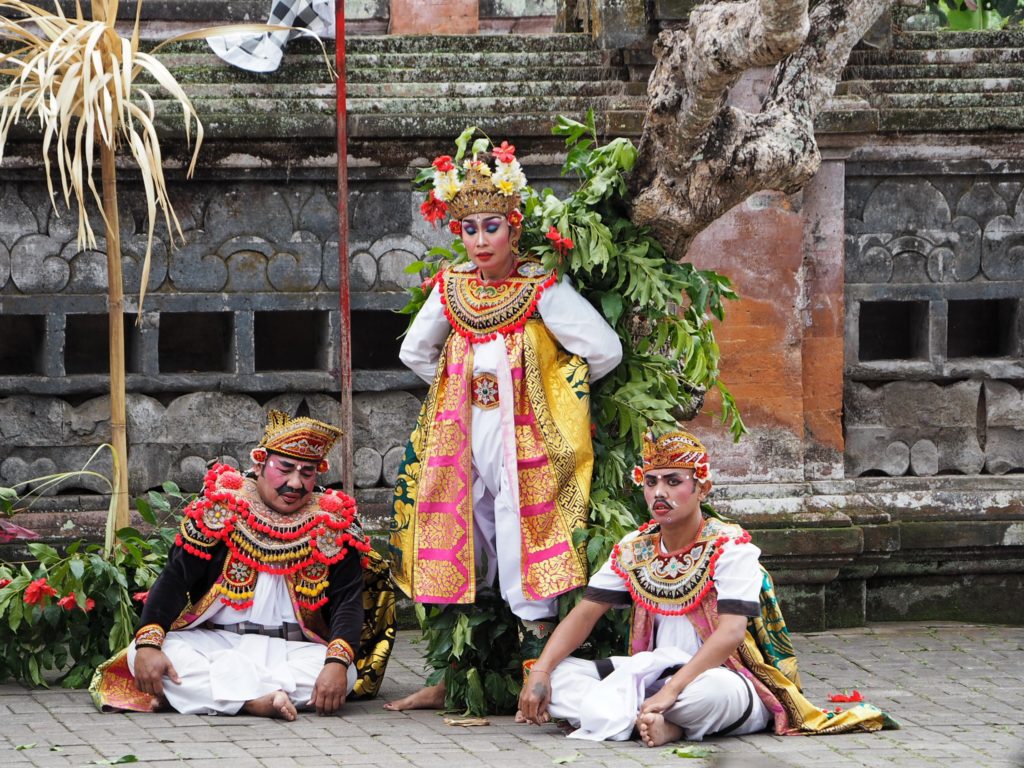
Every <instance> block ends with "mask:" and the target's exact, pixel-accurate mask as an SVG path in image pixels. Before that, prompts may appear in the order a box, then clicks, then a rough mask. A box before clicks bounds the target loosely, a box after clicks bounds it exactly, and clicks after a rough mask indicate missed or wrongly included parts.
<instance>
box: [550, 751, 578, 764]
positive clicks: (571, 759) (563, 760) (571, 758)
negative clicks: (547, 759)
mask: <svg viewBox="0 0 1024 768" xmlns="http://www.w3.org/2000/svg"><path fill="white" fill-rule="evenodd" d="M581 757H583V755H581V754H580V753H579V752H573V753H572V754H571V755H562V756H561V757H556V758H555V759H554V760H552V761H551V762H552V763H554V764H555V765H568V764H569V763H575V762H576V761H577V760H579V759H580V758H581Z"/></svg>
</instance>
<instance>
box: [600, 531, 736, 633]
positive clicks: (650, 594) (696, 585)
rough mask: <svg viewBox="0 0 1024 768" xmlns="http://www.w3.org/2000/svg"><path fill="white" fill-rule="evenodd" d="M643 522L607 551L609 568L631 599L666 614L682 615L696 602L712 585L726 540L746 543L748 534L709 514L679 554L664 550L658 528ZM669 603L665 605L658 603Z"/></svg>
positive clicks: (698, 601) (698, 603)
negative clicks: (635, 533)
mask: <svg viewBox="0 0 1024 768" xmlns="http://www.w3.org/2000/svg"><path fill="white" fill-rule="evenodd" d="M647 530H648V528H647V526H644V527H642V528H641V529H640V531H641V533H640V535H639V536H637V537H636V538H634V539H632V540H631V541H628V542H625V543H623V544H616V545H615V547H614V548H613V549H612V555H611V567H612V570H613V571H614V572H615V573H617V574H618V575H619V576H621V577H622V579H623V581H625V582H626V587H627V589H629V592H630V594H631V595H632V597H633V600H634V602H635V603H637V604H640V605H642V606H643V607H644V608H646V609H647V610H648V611H651V612H653V613H660V614H662V615H665V616H682V615H683V614H686V613H689V612H690V611H692V610H694V609H695V608H696V607H697V606H698V605H700V602H701V600H703V599H704V596H705V595H706V594H707V593H708V591H709V590H710V589H712V587H713V583H712V578H713V576H714V573H715V563H716V562H717V560H718V558H719V557H720V556H721V554H722V547H723V546H724V545H725V544H726V542H728V541H733V542H735V543H736V544H745V543H747V542H748V541H750V534H749V533H747V532H746V531H744V530H743V528H741V527H740V526H738V525H735V524H732V523H726V522H723V521H721V520H718V519H717V518H713V517H709V518H707V519H706V520H705V521H704V524H703V526H702V527H701V530H700V533H699V534H698V535H697V538H696V539H694V541H693V543H692V544H691V545H690V546H689V548H688V549H686V550H685V551H683V552H672V553H668V554H666V553H663V552H662V551H661V546H660V543H661V532H660V529H658V527H657V526H654V527H652V528H651V529H650V531H651V532H650V533H648V532H647ZM666 603H667V604H669V605H671V606H672V607H671V608H666V607H665V606H664V605H663V604H666Z"/></svg>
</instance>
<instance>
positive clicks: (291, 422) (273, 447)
mask: <svg viewBox="0 0 1024 768" xmlns="http://www.w3.org/2000/svg"><path fill="white" fill-rule="evenodd" d="M341 435H342V431H341V430H340V429H338V428H337V427H333V426H331V425H330V424H326V423H324V422H322V421H317V420H316V419H311V418H309V417H308V416H299V417H297V418H294V419H293V418H292V417H291V416H289V415H288V414H287V413H284V412H283V411H277V410H271V411H270V413H268V414H267V427H266V429H265V430H264V432H263V439H262V440H260V444H259V446H258V447H257V448H254V449H253V451H252V454H251V457H252V460H253V462H254V463H256V464H262V463H263V462H265V461H266V460H267V454H268V453H279V454H281V455H282V456H288V457H290V458H293V459H300V460H302V461H315V462H317V468H316V469H317V472H326V471H327V470H328V469H329V468H330V464H329V463H328V461H327V454H328V453H330V451H331V448H332V447H333V446H334V443H335V441H337V439H338V438H339V437H341Z"/></svg>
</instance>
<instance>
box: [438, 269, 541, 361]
mask: <svg viewBox="0 0 1024 768" xmlns="http://www.w3.org/2000/svg"><path fill="white" fill-rule="evenodd" d="M557 280H558V275H556V274H555V273H553V272H548V271H547V270H545V269H544V267H543V266H542V265H541V264H540V262H538V261H533V260H523V261H520V262H519V263H518V264H516V267H515V269H514V270H513V271H512V274H511V275H509V276H508V277H506V278H505V279H504V280H501V281H497V282H488V281H486V280H483V279H481V278H480V276H479V275H478V274H477V269H476V267H475V266H474V265H473V264H472V263H466V264H458V265H456V266H454V267H450V268H449V269H446V270H444V271H443V272H440V273H438V275H437V278H436V282H437V283H439V288H440V291H441V303H442V304H443V305H444V314H445V317H446V318H447V319H448V322H449V323H451V326H452V328H454V329H455V332H456V333H458V334H459V335H460V336H463V337H465V338H466V339H467V340H469V341H470V342H472V343H474V344H482V343H484V342H487V341H492V340H493V339H495V338H496V335H497V334H499V333H501V334H508V333H514V332H515V331H521V330H522V329H523V326H524V325H526V321H527V320H529V319H530V318H531V317H533V315H534V314H535V313H536V311H537V302H538V301H540V297H541V294H543V293H544V290H545V289H546V288H548V287H549V286H551V285H553V284H554V283H555V282H556V281H557Z"/></svg>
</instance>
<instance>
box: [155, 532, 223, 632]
mask: <svg viewBox="0 0 1024 768" xmlns="http://www.w3.org/2000/svg"><path fill="white" fill-rule="evenodd" d="M227 551H228V550H227V547H226V546H224V545H223V544H220V545H218V546H217V547H214V548H212V549H211V550H210V554H211V555H212V558H211V559H210V560H206V559H205V558H200V557H196V556H195V555H192V554H189V553H188V552H186V551H185V550H184V549H182V548H181V547H179V546H177V545H175V546H173V547H171V551H170V552H169V553H168V554H167V564H166V565H165V566H164V569H163V571H161V572H160V575H159V576H158V577H157V579H156V581H155V582H153V586H152V587H151V588H150V590H149V596H148V597H147V598H146V604H145V605H143V606H142V618H141V619H140V620H139V626H140V627H144V626H146V625H147V624H159V625H160V626H161V627H162V628H163V630H164V632H168V631H170V629H171V624H172V623H174V620H175V619H177V618H178V616H180V615H181V612H182V611H183V610H185V606H187V605H188V604H189V603H190V602H195V601H196V600H198V599H200V598H201V597H202V596H203V595H205V594H206V593H207V591H208V590H209V589H210V587H211V586H213V583H214V582H215V581H216V580H217V576H218V575H219V574H220V571H221V568H223V567H224V559H225V558H226V557H227Z"/></svg>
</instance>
